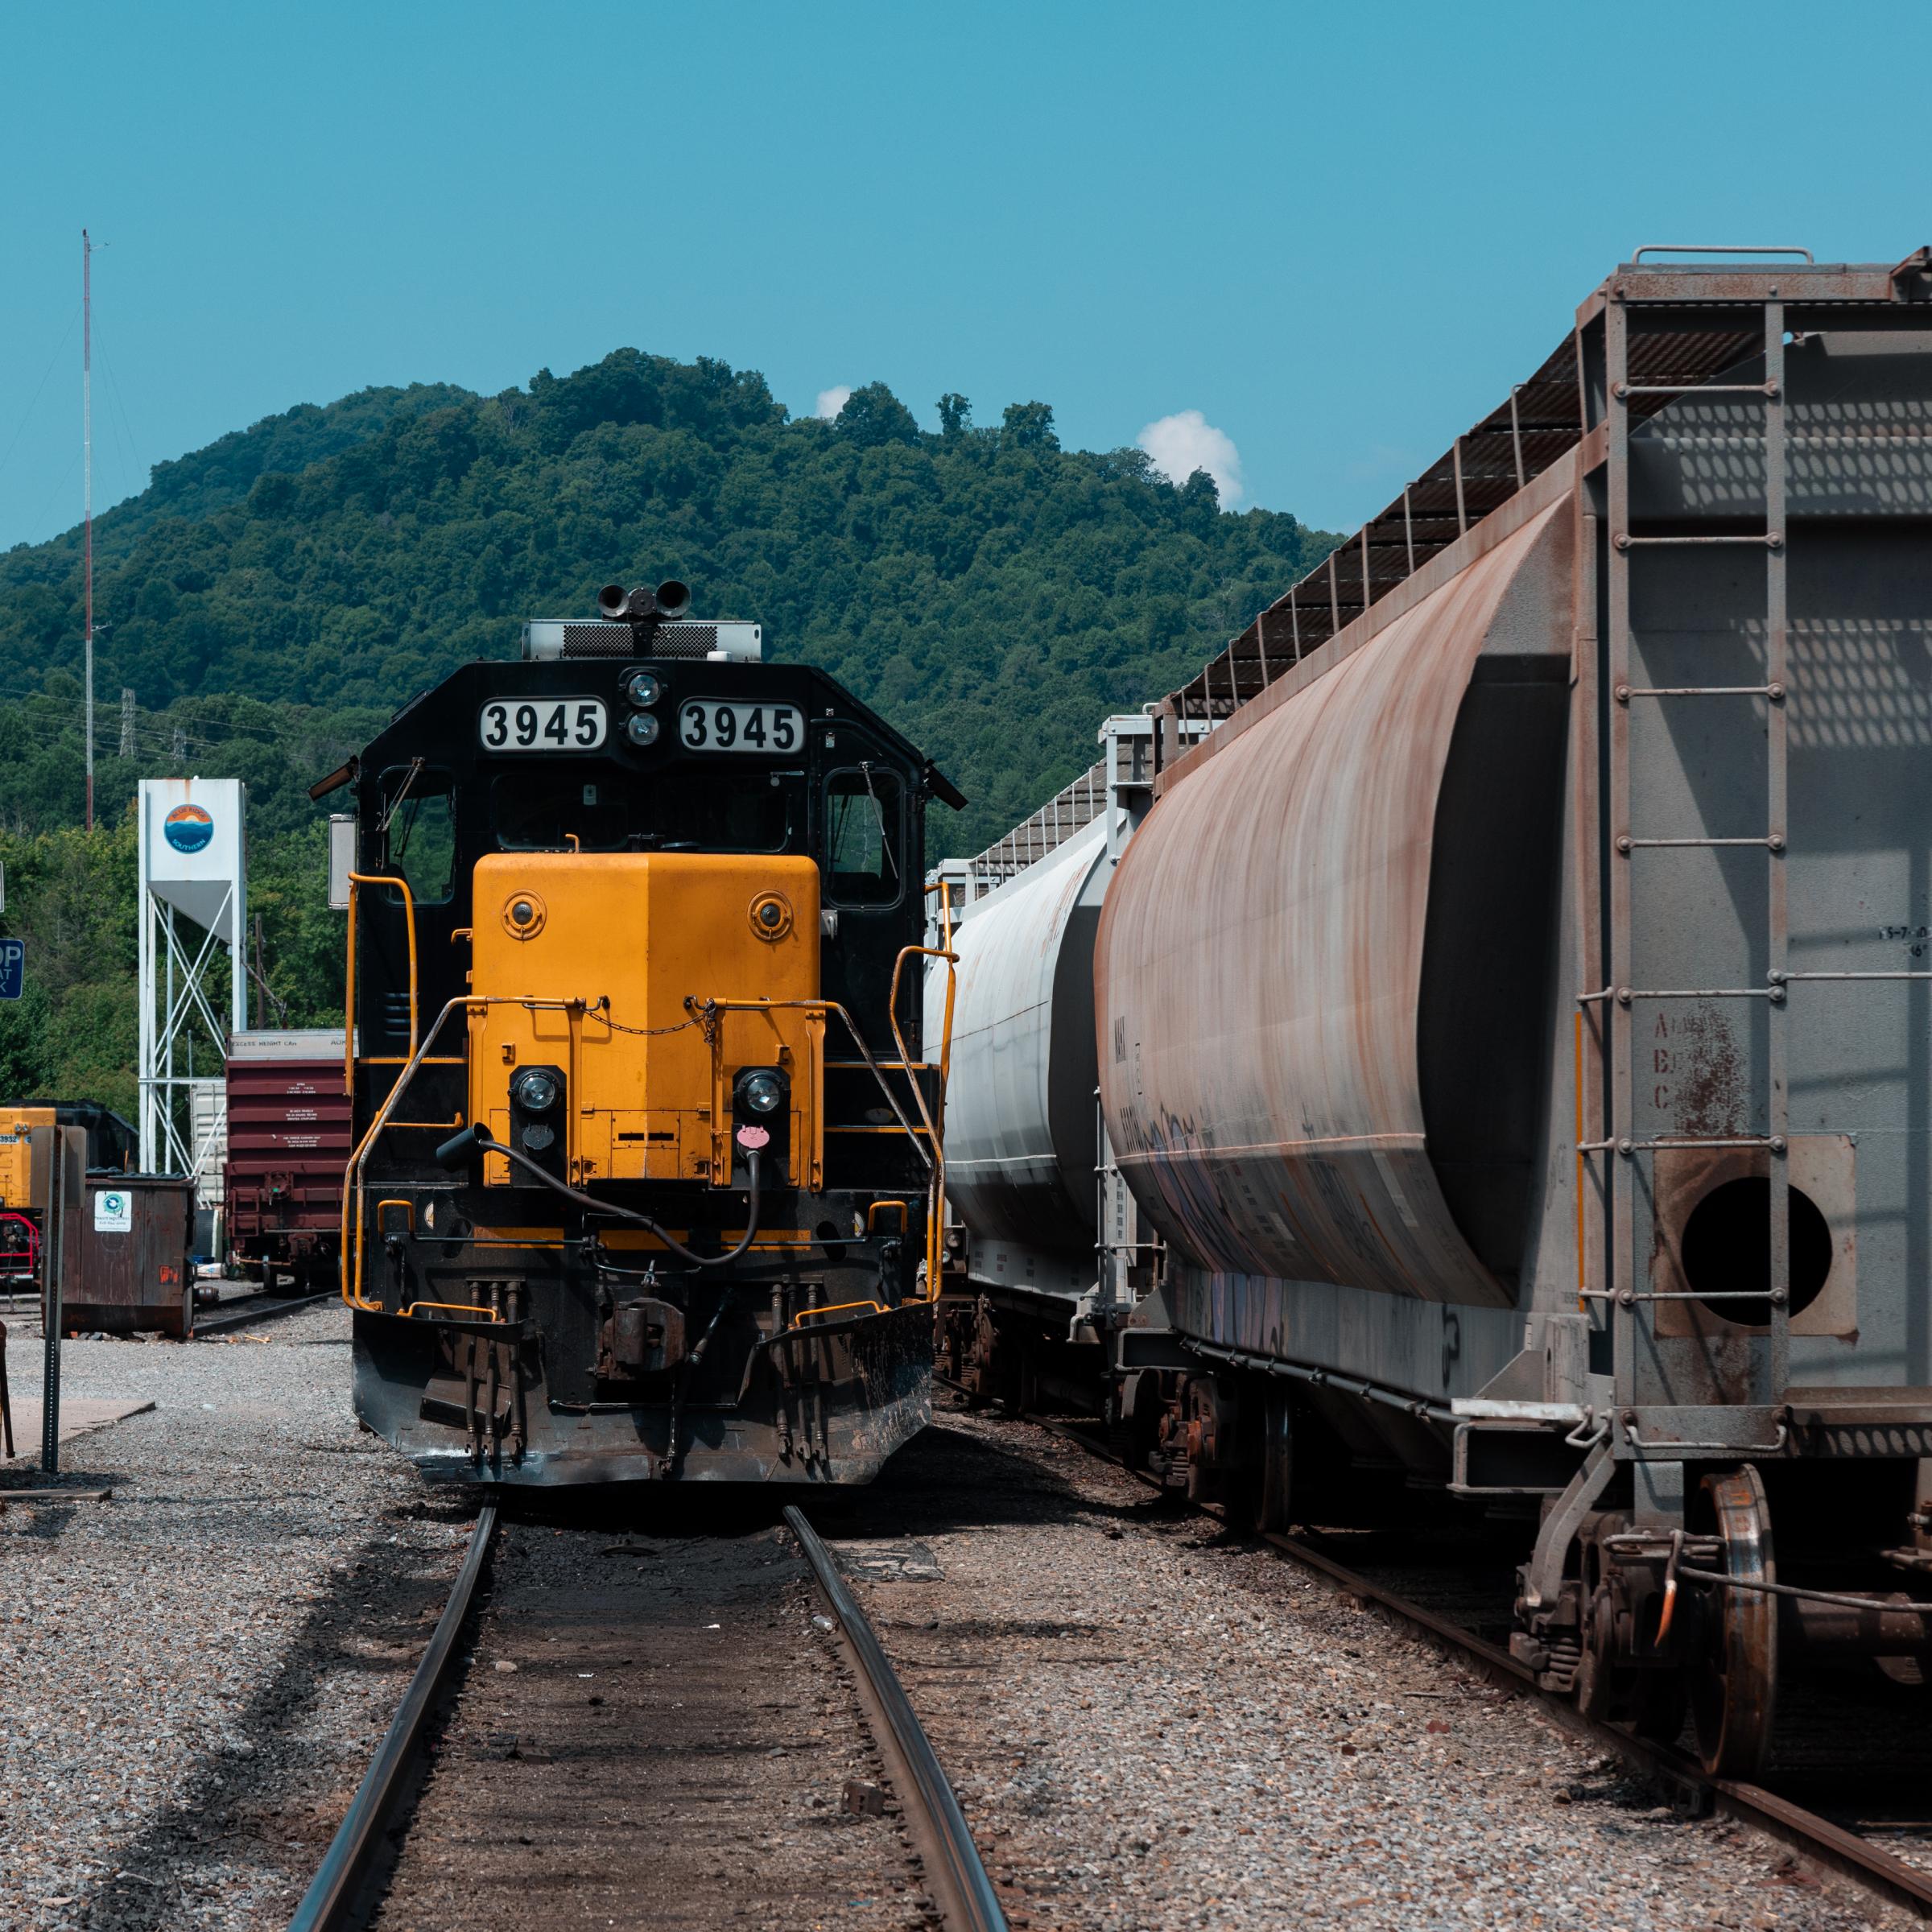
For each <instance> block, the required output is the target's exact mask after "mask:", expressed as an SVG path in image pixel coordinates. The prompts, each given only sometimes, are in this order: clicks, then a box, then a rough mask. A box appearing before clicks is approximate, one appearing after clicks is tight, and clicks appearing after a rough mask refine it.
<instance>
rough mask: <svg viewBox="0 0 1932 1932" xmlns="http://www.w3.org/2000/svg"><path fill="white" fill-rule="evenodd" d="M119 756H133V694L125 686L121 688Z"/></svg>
mask: <svg viewBox="0 0 1932 1932" xmlns="http://www.w3.org/2000/svg"><path fill="white" fill-rule="evenodd" d="M121 755H122V758H132V757H133V756H134V692H133V691H132V690H131V689H130V687H128V686H126V685H125V684H123V685H122V687H121Z"/></svg>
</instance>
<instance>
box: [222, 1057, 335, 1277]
mask: <svg viewBox="0 0 1932 1932" xmlns="http://www.w3.org/2000/svg"><path fill="white" fill-rule="evenodd" d="M343 1051H344V1045H343V1035H342V1030H341V1027H339V1026H337V1027H309V1028H295V1029H290V1030H283V1031H279V1032H269V1031H256V1032H251V1033H237V1034H235V1035H233V1038H231V1039H230V1040H229V1049H228V1160H227V1165H226V1168H225V1174H224V1198H225V1203H226V1217H225V1218H226V1223H227V1229H228V1248H229V1255H230V1257H231V1258H232V1260H233V1262H234V1263H235V1264H237V1265H239V1266H240V1267H241V1268H242V1269H243V1270H244V1271H245V1272H246V1273H250V1274H259V1275H260V1276H261V1277H262V1279H263V1280H264V1281H265V1282H267V1283H268V1284H269V1285H270V1286H273V1285H274V1283H275V1278H277V1277H278V1276H281V1275H287V1276H291V1277H292V1278H294V1280H295V1283H296V1284H297V1285H298V1286H302V1287H316V1288H320V1287H321V1286H324V1285H325V1284H326V1283H328V1282H331V1281H332V1280H334V1279H335V1278H336V1261H337V1254H338V1250H339V1248H340V1246H341V1223H342V1169H343V1166H344V1165H345V1162H347V1161H348V1159H349V1096H348V1095H347V1094H345V1092H343V1090H342V1056H343Z"/></svg>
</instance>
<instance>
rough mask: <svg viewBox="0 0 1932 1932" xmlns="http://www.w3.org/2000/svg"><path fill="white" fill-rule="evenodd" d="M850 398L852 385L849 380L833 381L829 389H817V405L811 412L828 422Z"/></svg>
mask: <svg viewBox="0 0 1932 1932" xmlns="http://www.w3.org/2000/svg"><path fill="white" fill-rule="evenodd" d="M851 399H852V385H851V384H850V383H849V382H835V383H834V384H833V385H832V387H831V388H830V389H822V390H819V406H818V407H817V408H816V409H815V410H814V411H812V412H811V413H812V414H813V415H815V416H817V417H819V418H820V419H822V420H823V421H824V422H827V423H829V422H830V421H831V420H832V418H833V417H834V416H836V415H837V414H838V413H839V411H840V410H842V409H843V408H844V407H845V405H846V404H847V403H848V402H849V401H850V400H851Z"/></svg>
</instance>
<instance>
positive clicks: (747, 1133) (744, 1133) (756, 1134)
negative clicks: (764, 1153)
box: [738, 1127, 771, 1147]
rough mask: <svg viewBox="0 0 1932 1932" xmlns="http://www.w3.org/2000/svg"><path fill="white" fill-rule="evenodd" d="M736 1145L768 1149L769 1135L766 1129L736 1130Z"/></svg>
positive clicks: (745, 1128)
mask: <svg viewBox="0 0 1932 1932" xmlns="http://www.w3.org/2000/svg"><path fill="white" fill-rule="evenodd" d="M738 1145H739V1146H741V1147H769V1146H770V1145H771V1133H770V1129H768V1128H764V1127H741V1128H740V1129H738Z"/></svg>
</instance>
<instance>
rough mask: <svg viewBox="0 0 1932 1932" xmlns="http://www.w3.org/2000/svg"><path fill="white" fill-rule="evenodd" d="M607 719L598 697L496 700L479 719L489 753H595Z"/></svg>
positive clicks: (481, 738) (479, 740) (479, 731)
mask: <svg viewBox="0 0 1932 1932" xmlns="http://www.w3.org/2000/svg"><path fill="white" fill-rule="evenodd" d="M606 729H607V720H606V718H605V711H604V707H603V706H602V704H600V703H599V702H598V701H597V699H595V698H522V699H518V698H492V699H491V700H490V701H489V703H488V704H485V706H484V707H483V708H482V710H481V712H479V713H478V714H477V743H478V744H480V745H481V746H482V747H483V749H485V751H595V750H596V749H597V747H598V746H599V745H601V744H602V743H603V742H604V736H605V730H606Z"/></svg>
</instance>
